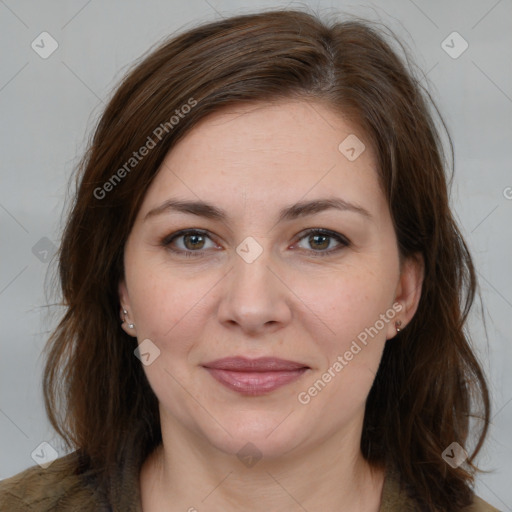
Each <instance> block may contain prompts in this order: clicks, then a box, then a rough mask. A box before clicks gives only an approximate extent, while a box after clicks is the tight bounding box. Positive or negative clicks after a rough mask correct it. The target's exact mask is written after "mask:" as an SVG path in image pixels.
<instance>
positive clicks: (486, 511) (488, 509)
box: [464, 496, 500, 512]
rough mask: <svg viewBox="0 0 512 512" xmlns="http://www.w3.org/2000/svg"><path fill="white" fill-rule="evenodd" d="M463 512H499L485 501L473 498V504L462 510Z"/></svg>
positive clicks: (476, 497)
mask: <svg viewBox="0 0 512 512" xmlns="http://www.w3.org/2000/svg"><path fill="white" fill-rule="evenodd" d="M464 512H500V511H499V510H498V509H497V508H494V507H493V506H492V505H489V503H487V502H486V501H484V500H483V499H481V498H479V497H478V496H475V498H474V500H473V503H472V504H471V505H469V507H466V508H465V509H464Z"/></svg>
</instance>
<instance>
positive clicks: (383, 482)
mask: <svg viewBox="0 0 512 512" xmlns="http://www.w3.org/2000/svg"><path fill="white" fill-rule="evenodd" d="M427 97H428V93H426V92H425V91H423V89H422V87H421V85H420V84H419V82H418V80H417V79H416V78H415V76H414V73H413V72H412V71H411V70H409V69H408V68H407V67H406V66H404V64H403V63H402V61H401V60H400V58H399V57H398V56H397V54H396V53H394V51H393V50H392V49H391V46H390V44H389V43H388V42H386V37H385V36H384V35H383V34H381V33H379V31H378V30H377V29H374V28H372V27H370V24H369V23H364V22H359V21H347V22H343V23H340V22H338V23H333V24H331V25H328V24H327V23H324V22H322V21H321V20H319V19H318V18H317V17H314V16H311V15H309V14H306V13H303V12H299V11H273V12H267V13H260V14H254V15H244V16H238V17H234V18H230V19H226V20H223V21H220V22H214V23H210V24H207V25H203V26H200V27H198V28H195V29H192V30H190V31H188V32H186V33H184V34H182V35H179V36H177V37H175V38H173V39H172V40H170V41H169V42H167V43H165V44H164V45H162V46H161V47H160V48H159V49H157V50H156V51H154V52H152V53H151V54H150V55H149V56H147V57H146V58H145V59H144V60H143V61H142V62H140V63H139V64H138V65H137V66H136V67H135V68H134V69H133V70H132V71H131V72H130V74H129V75H128V76H127V77H126V78H125V79H124V81H123V83H122V84H121V86H120V87H119V89H118V90H117V92H116V93H115V95H114V97H113V98H112V100H111V101H110V103H109V105H108V106H107V108H106V110H105V112H104V114H103V117H102V119H101V121H100V123H99V125H98V128H97V130H96V133H95V135H94V138H93V140H92V143H91V146H90V148H89V150H88V152H87V154H86V156H85V158H84V160H83V162H82V165H81V166H80V176H79V181H78V189H77V193H76V199H75V202H74V205H73V208H72V211H71V212H70V215H69V218H68V222H67V225H66V229H65V232H64V235H63V240H62V245H61V249H60V260H59V270H60V278H61V284H62V290H63V296H64V301H65V304H66V306H67V312H66V314H65V316H64V317H63V319H62V321H61V322H60V324H59V326H58V327H57V329H56V331H55V332H54V333H53V335H52V337H51V338H50V340H49V342H48V346H47V363H46V368H45V374H44V391H45V400H46V407H47V412H48V415H49V418H50V420H51V422H52V424H53V426H54V427H55V428H56V430H57V432H58V433H59V434H60V435H61V436H62V437H63V438H64V439H65V440H66V441H67V443H68V445H69V447H70V448H72V449H73V450H74V451H73V452H72V453H71V454H69V455H67V456H65V457H61V458H60V459H58V460H57V461H55V462H53V463H52V464H51V465H50V466H49V467H48V468H47V469H41V468H39V467H37V466H36V467H34V468H29V469H28V470H26V471H24V472H23V473H20V474H19V475H16V476H14V477H12V478H10V479H7V480H4V481H3V482H2V483H1V484H0V505H1V509H2V510H10V511H14V510H38V511H39V510H84V511H85V510H116V511H117V510H119V511H140V510H143V511H144V512H152V511H177V510H188V511H196V510H197V511H202V510H223V511H234V510H251V511H260V510H276V511H277V510H283V511H284V510H286V511H289V510H308V511H314V510H351V511H352V510H358V511H395V510H396V511H398V510H400V511H403V510H424V511H450V512H453V511H459V510H460V511H462V510H464V511H490V510H496V509H494V508H493V507H491V506H490V505H488V504H486V503H484V502H483V501H482V500H480V499H479V498H478V497H475V496H474V494H473V491H472V487H471V485H472V483H473V475H474V472H475V470H476V469H477V468H476V467H475V466H474V464H473V460H474V457H475V456H476V454H477V453H478V451H479V449H480V448H481V446H482V443H483V441H484V438H485V435H486V432H487V427H488V422H489V396H488V390H487V385H486V382H485V378H484V376H483V373H482V370H481V368H480V366H479V364H478V362H477V360H476V358H475V356H474V354H473V352H472V351H471V349H470V346H469V342H468V341H469V340H468V339H467V336H466V334H465V332H464V330H463V329H464V324H465V320H466V316H467V314H468V311H469V308H470V306H471V304H472V301H473V297H474V294H475V290H476V280H475V272H474V268H473V265H472V261H471V257H470V255H469V253H468V251H467V248H466V245H465V243H464V241H463V239H462V237H461V235H460V232H459V230H458V227H457V225H456V223H455V222H454V219H453V217H452V214H451V212H450V209H449V198H448V192H447V183H446V178H445V170H444V167H445V161H444V157H443V153H442V147H441V143H440V139H439V136H438V133H437V132H436V129H435V126H434V121H433V119H432V117H431V114H430V113H429V109H428V103H427V100H426V98H427ZM450 144H451V142H450ZM475 397H476V400H474V399H473V398H475ZM63 400H65V405H66V407H65V408H62V401H63ZM479 407H480V408H481V409H482V410H481V411H480V410H479ZM470 416H477V417H479V418H481V419H482V423H481V429H480V432H479V437H477V440H478V442H477V444H476V447H475V449H474V450H473V451H472V453H471V454H467V452H466V450H465V448H464V446H465V443H466V441H467V440H468V435H469V430H468V422H469V417H470Z"/></svg>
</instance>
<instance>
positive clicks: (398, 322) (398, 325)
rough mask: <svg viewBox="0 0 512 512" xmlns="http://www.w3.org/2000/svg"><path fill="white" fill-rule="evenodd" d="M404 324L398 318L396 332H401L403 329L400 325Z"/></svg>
mask: <svg viewBox="0 0 512 512" xmlns="http://www.w3.org/2000/svg"><path fill="white" fill-rule="evenodd" d="M401 325H402V322H401V321H400V320H397V321H396V322H395V329H396V332H400V331H401V330H402V329H400V326H401Z"/></svg>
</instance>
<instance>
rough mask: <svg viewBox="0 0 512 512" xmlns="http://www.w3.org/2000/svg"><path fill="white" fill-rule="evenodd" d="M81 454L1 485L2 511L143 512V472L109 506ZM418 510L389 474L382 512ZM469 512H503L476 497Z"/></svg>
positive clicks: (133, 474)
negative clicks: (83, 468)
mask: <svg viewBox="0 0 512 512" xmlns="http://www.w3.org/2000/svg"><path fill="white" fill-rule="evenodd" d="M76 454H77V452H73V453H71V454H69V455H66V456H64V457H61V458H59V459H57V460H55V461H54V462H53V463H52V464H51V465H50V466H49V467H48V468H47V469H43V468H41V467H39V466H32V467H30V468H28V469H26V470H25V471H22V472H21V473H18V474H17V475H14V476H13V477H11V478H7V479H5V480H2V481H0V511H1V512H4V511H5V512H21V511H37V512H46V511H55V510H58V511H62V512H68V511H69V512H71V511H73V512H86V511H87V512H90V511H91V512H92V511H94V512H142V505H141V500H140V488H139V469H138V467H137V466H136V465H135V464H130V463H127V464H124V466H123V469H122V470H121V471H120V472H119V474H118V476H117V478H116V482H115V484H114V496H115V498H114V502H113V503H110V504H109V503H108V502H107V501H106V500H105V498H104V497H103V496H101V495H100V494H99V492H98V491H97V490H96V489H95V486H94V480H93V479H92V478H90V479H87V476H86V475H84V474H77V471H76V467H77V461H78V459H77V456H76ZM415 510H417V506H416V505H415V504H414V502H413V501H412V500H411V499H410V498H409V497H408V496H407V495H406V494H405V492H404V491H401V489H400V484H399V479H398V476H397V474H396V473H395V472H393V471H387V472H386V478H385V480H384V486H383V489H382V499H381V505H380V509H379V512H408V511H411V512H413V511H415ZM464 510H465V512H499V511H498V510H497V509H496V508H494V507H492V506H491V505H489V504H487V503H486V502H485V501H483V500H481V499H480V498H478V497H475V500H474V503H473V504H472V505H471V506H469V507H467V508H466V509H464Z"/></svg>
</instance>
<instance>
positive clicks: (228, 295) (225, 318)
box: [218, 249, 293, 336]
mask: <svg viewBox="0 0 512 512" xmlns="http://www.w3.org/2000/svg"><path fill="white" fill-rule="evenodd" d="M233 259H234V262H233V267H232V268H231V271H230V272H228V274H227V275H226V277H225V279H223V280H222V288H221V290H220V292H221V294H222V295H221V300H220V304H219V309H218V316H219V321H220V322H221V323H223V324H224V325H225V326H227V327H228V328H230V329H234V328H238V329H240V330H242V331H243V333H244V334H246V335H252V336H256V335H258V334H264V333H271V332H275V331H277V330H279V329H282V328H283V326H285V325H286V324H288V323H289V322H290V320H291V318H292V311H291V299H292V296H293V294H292V292H291V291H290V289H289V288H288V287H287V286H286V285H285V284H284V282H283V281H284V280H283V277H282V276H279V271H278V266H277V265H276V263H275V261H273V260H272V258H271V254H270V250H268V249H264V250H263V252H262V253H261V254H260V256H259V257H258V258H257V259H256V260H254V261H252V262H251V263H249V262H248V261H246V260H244V259H243V258H242V257H240V256H239V255H238V254H237V253H235V255H234V258H233Z"/></svg>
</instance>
